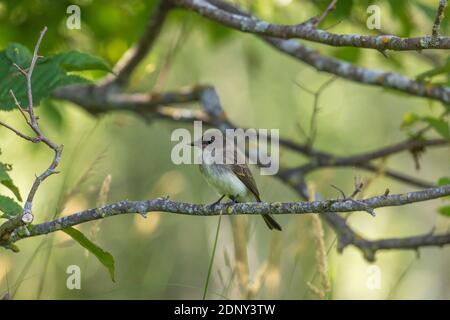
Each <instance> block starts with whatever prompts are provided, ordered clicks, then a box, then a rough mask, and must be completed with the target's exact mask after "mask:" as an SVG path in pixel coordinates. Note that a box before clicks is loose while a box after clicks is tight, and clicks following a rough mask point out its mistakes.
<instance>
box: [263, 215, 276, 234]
mask: <svg viewBox="0 0 450 320" xmlns="http://www.w3.org/2000/svg"><path fill="white" fill-rule="evenodd" d="M262 217H263V219H264V222H265V223H266V224H267V226H268V227H269V229H270V230H273V229H275V230H278V231H281V226H280V225H279V224H278V222H276V221H275V219H274V218H272V217H271V216H270V215H268V214H263V215H262Z"/></svg>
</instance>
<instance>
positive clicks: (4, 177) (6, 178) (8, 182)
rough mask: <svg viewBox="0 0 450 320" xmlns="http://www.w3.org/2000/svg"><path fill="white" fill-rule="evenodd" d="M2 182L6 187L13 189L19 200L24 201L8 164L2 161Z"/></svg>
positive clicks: (0, 174)
mask: <svg viewBox="0 0 450 320" xmlns="http://www.w3.org/2000/svg"><path fill="white" fill-rule="evenodd" d="M0 183H1V184H2V185H4V186H5V187H6V188H8V189H9V190H11V192H12V193H13V194H14V196H15V197H16V198H17V200H19V201H22V197H21V196H20V192H19V188H17V186H16V185H15V184H14V182H13V181H12V179H11V177H10V176H9V174H8V172H7V169H6V165H5V164H3V163H1V162H0Z"/></svg>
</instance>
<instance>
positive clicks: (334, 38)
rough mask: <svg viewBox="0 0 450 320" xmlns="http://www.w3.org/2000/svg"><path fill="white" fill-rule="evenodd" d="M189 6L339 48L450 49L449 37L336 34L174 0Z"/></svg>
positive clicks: (232, 23) (240, 25) (246, 27)
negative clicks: (270, 21) (273, 22)
mask: <svg viewBox="0 0 450 320" xmlns="http://www.w3.org/2000/svg"><path fill="white" fill-rule="evenodd" d="M171 1H172V2H173V3H174V4H176V5H177V6H179V7H181V8H186V9H189V10H192V11H195V12H196V13H198V14H200V15H202V16H204V17H206V18H208V19H210V20H214V21H216V22H219V23H221V24H223V25H225V26H227V27H230V28H233V29H237V30H239V31H242V32H247V33H253V34H257V35H263V36H270V37H275V38H280V39H292V38H297V39H303V40H308V41H313V42H318V43H321V44H327V45H330V46H335V47H342V46H346V47H356V48H370V49H377V50H380V51H384V50H396V51H405V50H423V49H450V38H449V37H439V36H438V37H432V36H424V37H415V38H400V37H396V36H393V35H383V36H367V35H359V34H335V33H331V32H327V31H325V30H321V29H316V28H314V27H312V26H311V25H309V24H298V25H279V24H272V23H268V22H266V21H263V20H260V19H257V18H256V17H247V16H242V15H238V14H234V13H230V12H227V11H225V10H222V9H221V8H219V7H218V6H215V5H214V4H213V2H209V1H207V0H171Z"/></svg>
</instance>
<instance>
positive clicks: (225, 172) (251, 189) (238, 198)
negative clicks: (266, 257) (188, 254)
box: [191, 131, 281, 231]
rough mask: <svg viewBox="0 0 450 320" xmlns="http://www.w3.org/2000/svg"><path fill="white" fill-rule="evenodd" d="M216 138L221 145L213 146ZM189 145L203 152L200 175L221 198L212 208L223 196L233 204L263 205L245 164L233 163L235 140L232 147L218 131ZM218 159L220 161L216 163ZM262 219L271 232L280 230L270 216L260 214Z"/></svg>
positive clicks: (234, 160)
mask: <svg viewBox="0 0 450 320" xmlns="http://www.w3.org/2000/svg"><path fill="white" fill-rule="evenodd" d="M209 132H211V131H209ZM216 136H218V137H222V138H221V139H222V143H216V144H214V145H213V143H214V141H215V138H216ZM218 139H220V138H218ZM191 146H196V147H199V148H201V149H202V161H201V164H200V172H201V173H202V174H203V176H204V177H205V179H206V181H207V182H208V184H209V185H211V186H212V187H213V188H214V189H215V190H216V191H217V193H219V195H221V197H220V198H219V200H217V201H216V202H214V203H213V204H211V205H212V206H214V205H216V204H218V203H220V201H222V199H223V198H224V197H228V198H230V199H231V201H232V202H233V203H237V202H247V201H249V202H251V201H254V200H256V201H257V202H262V201H261V198H260V196H259V191H258V188H257V187H256V183H255V180H254V179H253V176H252V173H251V171H250V169H249V168H248V166H247V164H246V163H245V161H242V162H243V163H242V164H241V163H238V162H237V161H236V159H238V157H237V154H238V152H237V151H236V150H238V149H237V148H235V145H234V139H233V144H230V143H229V142H228V141H227V139H226V137H224V136H223V135H222V134H221V132H219V133H218V134H216V135H214V134H208V133H205V135H203V137H201V138H200V139H198V140H197V141H194V142H192V143H191ZM219 158H221V159H222V161H217V159H219ZM227 159H228V161H226V160H227ZM244 159H245V158H244ZM230 160H231V161H230ZM239 162H241V161H239ZM262 217H263V218H264V221H265V222H266V224H267V226H268V227H269V229H270V230H273V229H275V230H279V231H281V226H280V225H279V224H278V223H277V222H276V221H275V219H274V218H272V217H271V216H270V215H268V214H263V215H262Z"/></svg>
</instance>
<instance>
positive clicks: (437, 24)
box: [432, 0, 447, 39]
mask: <svg viewBox="0 0 450 320" xmlns="http://www.w3.org/2000/svg"><path fill="white" fill-rule="evenodd" d="M446 7H447V0H439V7H438V10H437V12H436V18H435V19H434V24H433V29H432V35H433V39H437V38H438V37H439V29H440V28H441V22H442V20H444V17H445V8H446Z"/></svg>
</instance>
